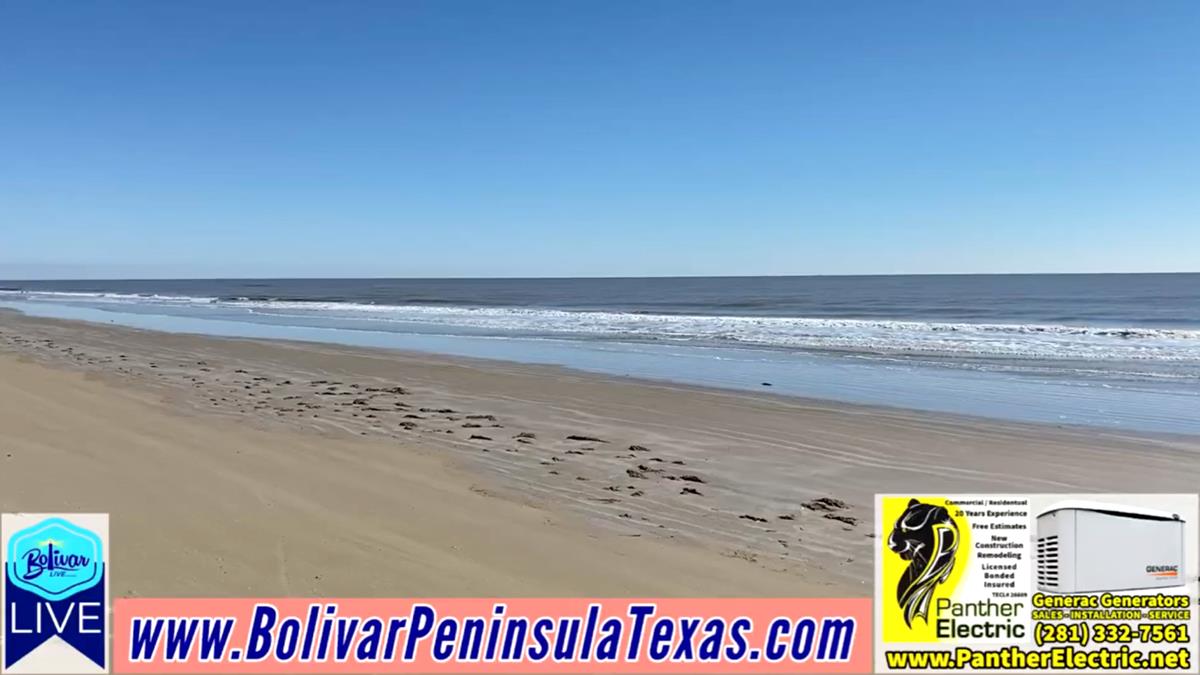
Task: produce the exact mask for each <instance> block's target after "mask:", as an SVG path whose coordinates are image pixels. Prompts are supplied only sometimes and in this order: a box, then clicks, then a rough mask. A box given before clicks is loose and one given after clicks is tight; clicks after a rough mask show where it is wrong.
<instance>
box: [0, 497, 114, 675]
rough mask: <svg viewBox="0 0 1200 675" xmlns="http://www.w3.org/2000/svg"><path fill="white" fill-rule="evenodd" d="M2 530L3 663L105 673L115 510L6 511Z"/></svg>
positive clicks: (6, 667)
mask: <svg viewBox="0 0 1200 675" xmlns="http://www.w3.org/2000/svg"><path fill="white" fill-rule="evenodd" d="M0 529H2V530H3V535H4V536H3V539H4V545H3V547H2V548H0V551H2V553H3V562H4V599H3V606H4V643H3V645H2V647H3V658H2V659H0V670H2V671H3V672H18V671H19V672H30V671H40V672H59V673H97V672H100V673H102V672H106V670H107V663H108V639H107V634H108V611H107V610H108V582H107V577H108V569H107V568H108V563H107V547H108V516H107V515H106V514H74V515H72V514H63V515H50V514H40V515H39V514H11V513H6V514H4V515H3V516H2V518H0ZM51 643H53V644H51ZM62 643H65V645H64V644H62Z"/></svg>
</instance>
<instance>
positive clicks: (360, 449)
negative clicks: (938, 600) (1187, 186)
mask: <svg viewBox="0 0 1200 675" xmlns="http://www.w3.org/2000/svg"><path fill="white" fill-rule="evenodd" d="M1198 452H1200V440H1198V439H1195V438H1191V437H1170V436H1152V435H1128V434H1118V433H1113V432H1104V431H1097V430H1089V429H1071V428H1056V427H1051V426H1038V425H1020V424H1009V423H1001V422H994V421H985V420H979V419H970V418H961V417H953V416H945V415H932V414H924V413H916V412H909V411H901V410H894V409H885V408H877V407H867V406H853V405H846V404H838V403H829V402H822V401H813V400H806V399H797V398H787V397H779V396H771V395H762V394H748V393H738V392H725V391H716V390H707V389H701V388H695V387H683V386H673V385H665V384H656V383H647V382H638V381H630V380H623V379H618V378H606V377H600V376H594V375H586V374H581V373H576V372H572V371H567V370H563V369H559V368H553V367H542V366H526V365H517V364H510V363H498V362H488V361H475V360H467V359H452V358H448V357H440V356H431V355H425V354H412V353H404V352H394V351H383V350H368V349H358V348H351V347H339V346H330V345H315V344H301V343H287V342H268V341H253V340H228V339H218V338H208V337H198V336H189V335H173V334H164V333H153V332H146V331H137V330H131V329H125V328H117V327H112V326H104V325H96V324H84V323H77V322H67V321H56V320H48V319H34V318H29V317H23V316H20V315H18V314H15V313H12V312H0V510H4V511H15V510H19V511H105V512H110V513H112V526H111V527H112V536H113V542H114V546H113V563H114V577H113V592H114V594H115V595H153V596H159V595H169V596H186V595H198V596H205V595H208V596H214V595H328V596H337V595H348V596H354V595H373V596H397V595H402V596H420V595H425V596H429V595H505V594H508V595H570V594H596V595H653V594H662V595H779V596H800V595H866V594H868V593H869V591H870V581H869V580H870V577H871V572H870V570H871V561H872V551H873V546H874V544H875V543H876V540H875V539H873V538H872V535H871V533H872V531H873V530H872V527H873V524H872V522H871V503H872V494H873V493H875V492H902V493H918V494H919V493H944V492H967V491H977V490H979V491H981V490H986V491H1026V492H1060V491H1088V490H1114V491H1123V492H1136V491H1177V492H1186V491H1194V490H1195V486H1196V485H1197V484H1198V483H1200V454H1197V453H1198Z"/></svg>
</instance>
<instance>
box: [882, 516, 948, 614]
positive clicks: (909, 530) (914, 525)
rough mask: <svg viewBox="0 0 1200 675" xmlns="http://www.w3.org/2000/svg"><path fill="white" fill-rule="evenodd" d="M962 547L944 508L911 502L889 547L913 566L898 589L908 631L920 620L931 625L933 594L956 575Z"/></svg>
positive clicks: (896, 526) (899, 519)
mask: <svg viewBox="0 0 1200 675" xmlns="http://www.w3.org/2000/svg"><path fill="white" fill-rule="evenodd" d="M958 544H959V531H958V525H957V524H956V523H955V522H954V519H953V518H951V517H950V512H949V511H948V510H946V507H944V506H938V505H936V504H924V503H922V502H920V501H918V500H916V499H911V500H909V502H908V507H907V508H905V510H904V512H903V513H901V514H900V517H899V518H897V519H896V524H895V526H894V527H892V532H891V534H890V535H888V540H887V547H888V549H889V550H890V551H891V552H892V553H895V554H896V555H898V556H900V558H901V559H903V560H907V561H908V562H909V565H908V567H907V569H905V570H904V573H903V574H902V575H901V576H900V582H899V583H898V584H897V585H896V602H897V603H898V604H899V605H900V608H901V609H902V610H903V613H904V623H905V625H907V626H908V627H910V628H911V627H912V623H913V620H914V619H917V618H920V619H922V620H923V621H926V622H928V621H929V603H930V600H932V599H933V592H934V590H935V589H936V588H937V587H938V585H940V584H943V583H945V582H946V580H947V579H949V578H950V574H951V572H953V571H954V560H955V557H956V555H955V554H956V553H957V552H958Z"/></svg>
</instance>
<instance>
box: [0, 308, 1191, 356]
mask: <svg viewBox="0 0 1200 675" xmlns="http://www.w3.org/2000/svg"><path fill="white" fill-rule="evenodd" d="M0 293H7V294H13V293H17V294H19V295H21V297H22V298H23V299H28V300H42V301H59V302H64V301H66V302H78V301H81V300H82V301H86V302H88V303H89V304H90V303H103V304H113V303H138V304H151V305H158V306H161V307H163V308H167V309H169V308H170V307H181V306H182V307H187V308H190V309H191V310H194V311H214V310H221V311H225V312H228V311H230V310H234V311H244V312H246V313H249V314H252V315H255V316H262V317H268V316H269V317H272V318H273V319H274V320H292V321H296V322H297V323H301V324H302V323H303V322H304V321H305V320H306V319H308V320H312V319H313V318H318V317H319V318H321V319H333V320H340V321H345V322H349V324H350V325H357V326H360V327H368V326H364V325H363V324H364V323H365V324H368V325H370V324H374V325H375V326H385V325H392V326H393V329H395V328H396V326H395V324H407V325H419V326H423V327H435V328H438V329H440V330H442V331H445V332H447V333H450V334H454V333H455V332H457V331H470V332H471V333H472V334H480V333H483V334H492V335H522V336H541V337H560V338H577V339H619V340H653V341H663V340H667V341H674V342H680V343H694V344H723V345H731V344H732V345H744V346H748V347H765V348H785V349H815V350H838V351H852V352H867V353H875V354H922V355H932V356H949V357H981V358H1026V359H1047V360H1089V361H1107V360H1121V361H1162V362H1196V363H1200V330H1188V329H1165V328H1163V329H1160V328H1147V327H1112V326H1072V325H1053V324H1049V325H1047V324H998V323H991V324H979V323H963V322H935V321H898V320H882V319H878V320H877V319H828V318H791V317H754V316H702V315H675V314H638V313H630V312H596V311H566V310H558V309H544V308H518V307H459V306H430V305H403V306H400V305H372V304H363V303H351V302H296V301H276V300H244V299H238V300H218V299H216V298H208V297H188V296H163V295H156V296H141V295H132V294H119V293H71V292H53V293H51V292H45V293H43V292H13V291H7V292H5V291H0Z"/></svg>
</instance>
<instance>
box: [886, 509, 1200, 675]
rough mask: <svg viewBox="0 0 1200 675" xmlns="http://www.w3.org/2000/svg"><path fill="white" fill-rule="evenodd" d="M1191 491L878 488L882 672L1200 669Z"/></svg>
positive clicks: (1193, 514)
mask: <svg viewBox="0 0 1200 675" xmlns="http://www.w3.org/2000/svg"><path fill="white" fill-rule="evenodd" d="M1197 502H1198V499H1197V495H1194V494H1181V495H1157V494H1147V495H1094V494H1093V495H1063V494H1029V495H1017V494H959V495H877V496H876V504H875V507H876V511H875V513H876V528H877V529H876V537H877V538H878V539H877V540H878V546H877V547H876V552H875V556H876V557H875V560H876V566H875V569H876V572H875V617H876V625H877V631H876V649H875V668H876V670H877V671H878V672H931V671H941V672H946V671H950V672H971V671H1012V672H1064V671H1072V672H1126V671H1130V670H1138V671H1144V672H1191V673H1195V672H1197V666H1198V664H1197V662H1196V660H1195V650H1196V644H1197V642H1196V641H1197V631H1196V597H1197V596H1196V586H1197V584H1196V574H1197V568H1196V564H1197V561H1196V552H1197V515H1198V504H1197Z"/></svg>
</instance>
